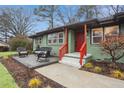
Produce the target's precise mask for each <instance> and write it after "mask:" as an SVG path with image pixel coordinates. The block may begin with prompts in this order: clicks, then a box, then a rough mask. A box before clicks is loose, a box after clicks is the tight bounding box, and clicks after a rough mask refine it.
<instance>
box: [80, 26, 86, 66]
mask: <svg viewBox="0 0 124 93" xmlns="http://www.w3.org/2000/svg"><path fill="white" fill-rule="evenodd" d="M83 35H84V36H83V37H84V42H83V44H82V46H81V49H80V65H82V63H83V62H82V59H83V57H84V56H85V55H86V54H87V44H86V42H87V41H86V36H87V26H86V25H84V34H83Z"/></svg>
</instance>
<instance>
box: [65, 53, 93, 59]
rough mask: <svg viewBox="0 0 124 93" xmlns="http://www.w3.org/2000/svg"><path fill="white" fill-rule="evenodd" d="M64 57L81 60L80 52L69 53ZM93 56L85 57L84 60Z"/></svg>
mask: <svg viewBox="0 0 124 93" xmlns="http://www.w3.org/2000/svg"><path fill="white" fill-rule="evenodd" d="M64 56H66V57H72V58H80V53H79V52H75V53H68V54H65V55H64ZM91 56H92V55H91V54H87V55H86V56H84V59H86V58H89V57H91Z"/></svg>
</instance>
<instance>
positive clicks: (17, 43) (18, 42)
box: [9, 35, 32, 51]
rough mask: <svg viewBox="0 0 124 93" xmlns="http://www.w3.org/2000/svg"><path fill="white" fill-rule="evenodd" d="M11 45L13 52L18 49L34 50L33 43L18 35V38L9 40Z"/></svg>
mask: <svg viewBox="0 0 124 93" xmlns="http://www.w3.org/2000/svg"><path fill="white" fill-rule="evenodd" d="M9 44H10V47H11V50H14V51H15V50H16V49H17V48H18V47H25V48H27V49H28V50H32V41H31V40H30V39H29V38H28V37H26V36H22V35H18V36H16V37H12V38H11V39H10V40H9Z"/></svg>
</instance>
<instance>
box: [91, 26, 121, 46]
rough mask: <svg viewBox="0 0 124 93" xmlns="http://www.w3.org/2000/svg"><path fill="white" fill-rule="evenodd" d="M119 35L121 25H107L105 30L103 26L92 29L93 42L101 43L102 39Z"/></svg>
mask: <svg viewBox="0 0 124 93" xmlns="http://www.w3.org/2000/svg"><path fill="white" fill-rule="evenodd" d="M117 35H119V26H117V25H116V26H109V27H105V28H104V31H103V28H95V29H92V44H99V43H100V41H101V40H103V39H106V38H109V37H111V36H117ZM103 37H104V38H103Z"/></svg>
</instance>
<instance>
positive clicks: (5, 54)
mask: <svg viewBox="0 0 124 93" xmlns="http://www.w3.org/2000/svg"><path fill="white" fill-rule="evenodd" d="M14 54H17V52H13V51H9V52H0V57H7V56H10V55H14Z"/></svg>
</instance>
